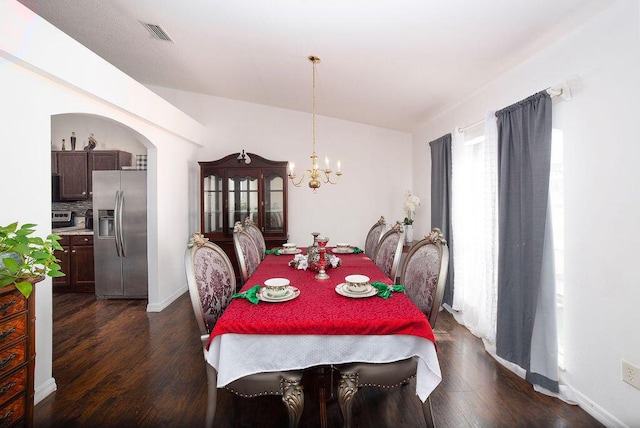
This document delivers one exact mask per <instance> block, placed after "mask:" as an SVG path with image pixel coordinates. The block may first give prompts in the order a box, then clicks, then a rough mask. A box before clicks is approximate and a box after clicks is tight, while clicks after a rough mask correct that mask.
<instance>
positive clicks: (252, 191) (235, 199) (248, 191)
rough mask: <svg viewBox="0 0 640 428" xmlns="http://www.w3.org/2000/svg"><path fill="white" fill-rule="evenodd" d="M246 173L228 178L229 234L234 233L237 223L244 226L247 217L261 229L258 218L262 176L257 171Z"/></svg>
mask: <svg viewBox="0 0 640 428" xmlns="http://www.w3.org/2000/svg"><path fill="white" fill-rule="evenodd" d="M244 173H245V175H243V176H239V175H236V176H232V177H229V178H228V182H227V188H228V189H229V190H228V196H227V201H228V210H229V212H228V215H229V223H228V225H229V226H228V227H229V233H233V226H234V225H235V223H236V222H237V221H239V222H241V223H242V224H244V220H245V218H247V217H249V218H250V219H251V220H252V221H253V222H254V223H255V224H257V225H258V227H260V221H259V216H258V208H259V206H258V200H259V198H258V177H259V176H260V175H259V172H257V171H256V172H253V171H251V172H250V171H244ZM249 174H251V175H249Z"/></svg>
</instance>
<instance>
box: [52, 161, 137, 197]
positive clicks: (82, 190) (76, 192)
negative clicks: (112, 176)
mask: <svg viewBox="0 0 640 428" xmlns="http://www.w3.org/2000/svg"><path fill="white" fill-rule="evenodd" d="M131 162H132V155H131V153H128V152H123V151H121V150H93V151H54V152H51V170H52V172H53V173H54V174H58V175H59V176H60V200H61V201H81V200H84V199H90V198H91V192H92V190H93V189H92V184H91V174H92V172H93V171H110V170H118V169H121V168H122V167H123V166H131Z"/></svg>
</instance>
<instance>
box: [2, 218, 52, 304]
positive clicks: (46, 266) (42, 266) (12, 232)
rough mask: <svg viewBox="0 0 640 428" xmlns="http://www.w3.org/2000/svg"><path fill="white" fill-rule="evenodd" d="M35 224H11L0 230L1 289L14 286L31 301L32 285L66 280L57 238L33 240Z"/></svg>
mask: <svg viewBox="0 0 640 428" xmlns="http://www.w3.org/2000/svg"><path fill="white" fill-rule="evenodd" d="M35 226H36V225H35V224H29V223H26V224H23V225H22V226H21V227H18V223H17V222H16V223H11V224H10V225H8V226H0V287H6V286H7V285H10V284H15V286H16V288H17V289H18V290H19V291H20V292H21V293H22V294H24V295H25V297H29V296H30V295H31V292H32V291H33V284H34V283H36V282H38V281H39V280H41V279H42V278H43V277H44V276H45V275H47V276H50V277H59V276H64V273H63V272H61V271H60V265H59V264H58V263H57V262H58V261H59V260H58V259H57V258H56V257H55V255H54V251H55V250H62V246H61V245H60V243H58V241H59V240H60V237H59V236H58V235H49V236H47V238H46V239H42V238H40V237H38V236H32V234H33V233H34V232H35V229H34V228H35Z"/></svg>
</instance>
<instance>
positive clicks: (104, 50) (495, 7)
mask: <svg viewBox="0 0 640 428" xmlns="http://www.w3.org/2000/svg"><path fill="white" fill-rule="evenodd" d="M19 1H20V3H22V4H24V5H26V6H27V7H29V8H30V9H32V10H33V11H34V12H36V13H37V14H38V15H40V16H42V17H43V18H44V19H46V20H47V21H49V22H50V23H52V24H53V25H55V26H56V27H58V28H59V29H61V30H62V31H64V32H65V33H67V34H68V35H70V36H71V37H73V38H74V39H76V40H77V41H79V42H80V43H82V44H83V45H85V46H87V47H88V48H89V49H91V50H92V51H94V52H95V53H97V54H98V55H100V56H101V57H103V58H104V59H106V60H107V61H109V62H110V63H112V64H113V65H115V66H116V67H118V68H119V69H121V70H122V71H124V72H125V73H127V74H128V75H130V76H131V77H133V78H134V79H136V80H138V81H139V82H141V83H143V84H148V85H154V86H163V87H168V88H175V89H180V90H185V91H191V92H198V93H203V94H210V95H216V96H220V97H226V98H233V99H237V100H243V101H248V102H252V103H258V104H266V105H271V106H275V107H282V108H286V109H293V110H299V111H307V112H308V111H311V72H312V66H311V63H310V62H309V60H308V59H307V57H308V56H309V55H317V56H319V57H320V58H321V60H322V62H321V63H320V64H318V65H317V91H316V94H317V109H316V111H317V114H320V115H325V116H331V117H336V118H340V119H345V120H349V121H354V122H361V123H366V124H371V125H375V126H380V127H385V128H391V129H397V130H401V131H406V132H411V131H412V130H414V129H415V127H416V126H417V124H418V123H420V122H421V121H423V120H425V119H428V118H429V117H432V116H433V115H434V114H436V113H437V112H439V111H441V110H443V109H445V108H447V107H448V106H451V105H452V104H454V103H456V102H458V101H460V100H461V99H463V98H464V97H465V96H466V95H468V94H469V93H471V92H472V91H473V90H474V89H476V88H479V87H480V86H482V85H484V84H486V83H487V82H489V81H490V80H492V79H493V78H495V77H496V76H497V75H499V74H500V73H502V72H504V71H505V70H507V69H509V68H510V67H513V66H514V65H515V64H517V63H519V62H521V61H522V60H524V59H525V58H527V57H529V56H531V55H532V54H533V53H535V52H536V51H538V50H539V49H541V48H542V47H544V46H545V45H546V44H548V43H549V42H551V41H553V40H555V39H557V38H558V37H560V36H562V35H563V34H564V33H566V32H567V31H569V30H571V29H572V28H574V27H575V26H576V25H579V24H580V23H581V22H583V21H584V20H585V19H587V18H588V17H589V16H591V15H592V14H594V13H596V12H597V11H599V10H601V9H602V8H603V7H605V6H606V5H607V4H609V3H611V1H613V0H484V1H480V0H367V1H365V0H182V1H177V0H82V1H78V0H19ZM139 21H143V22H146V23H151V24H156V25H159V26H161V27H162V28H163V29H164V30H165V32H166V33H167V34H168V35H169V36H170V37H171V38H172V39H173V41H174V43H171V42H165V41H158V40H155V39H153V38H151V36H150V34H149V32H148V31H147V30H146V29H145V28H144V27H143V26H142V25H141V24H140V22H139ZM60 60H61V61H73V58H60ZM81 66H82V64H78V67H81ZM550 83H553V82H550Z"/></svg>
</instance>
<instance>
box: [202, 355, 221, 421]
mask: <svg viewBox="0 0 640 428" xmlns="http://www.w3.org/2000/svg"><path fill="white" fill-rule="evenodd" d="M205 365H206V366H207V390H208V391H207V416H206V419H205V423H204V426H205V428H211V427H213V419H214V418H215V416H216V399H217V398H218V386H217V385H216V384H217V382H218V374H217V373H216V369H215V368H213V366H212V365H211V364H208V363H205Z"/></svg>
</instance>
